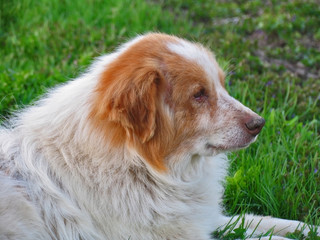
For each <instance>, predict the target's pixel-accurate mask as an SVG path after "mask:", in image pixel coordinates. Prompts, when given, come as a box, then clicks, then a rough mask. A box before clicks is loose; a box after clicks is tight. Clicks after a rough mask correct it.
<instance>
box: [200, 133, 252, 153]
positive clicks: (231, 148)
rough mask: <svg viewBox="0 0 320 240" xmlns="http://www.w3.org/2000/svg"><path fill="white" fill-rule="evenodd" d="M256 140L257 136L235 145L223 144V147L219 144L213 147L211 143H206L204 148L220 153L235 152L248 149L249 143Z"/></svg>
mask: <svg viewBox="0 0 320 240" xmlns="http://www.w3.org/2000/svg"><path fill="white" fill-rule="evenodd" d="M256 139H257V136H255V137H254V138H251V139H246V140H243V141H239V142H236V143H232V142H230V144H225V145H221V144H220V145H214V144H211V143H207V144H206V148H207V149H212V150H214V151H220V152H228V151H235V150H240V149H243V148H246V147H248V146H249V145H250V144H251V143H253V142H255V140H256Z"/></svg>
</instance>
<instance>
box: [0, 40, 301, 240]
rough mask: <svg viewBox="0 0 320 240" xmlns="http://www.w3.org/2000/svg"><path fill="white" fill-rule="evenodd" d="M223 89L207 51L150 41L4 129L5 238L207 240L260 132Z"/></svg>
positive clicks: (135, 44)
mask: <svg viewBox="0 0 320 240" xmlns="http://www.w3.org/2000/svg"><path fill="white" fill-rule="evenodd" d="M223 81H224V80H223V72H222V71H221V69H220V68H219V66H218V65H217V63H216V61H215V60H214V56H213V55H212V54H211V53H209V51H208V50H206V49H204V48H203V47H202V46H200V45H196V44H193V43H190V42H187V41H185V40H182V39H179V38H176V37H173V36H168V35H163V34H147V35H145V36H139V37H137V38H135V39H134V40H132V41H130V42H129V43H126V44H124V45H123V46H122V47H120V48H119V49H118V50H117V51H116V52H115V53H112V54H109V55H105V56H102V57H100V58H98V59H97V60H96V61H95V62H94V63H93V64H92V66H91V68H90V69H89V70H88V71H87V72H86V73H85V74H83V75H82V76H80V77H79V78H76V79H75V80H73V81H70V82H68V83H66V84H65V85H62V86H59V87H57V88H55V89H53V90H51V91H50V92H49V93H48V94H47V95H46V96H44V97H43V98H42V99H41V100H40V101H38V102H36V103H35V104H34V105H33V106H30V107H28V108H26V109H25V110H23V111H21V112H19V113H17V114H16V117H13V118H12V119H11V120H10V121H9V122H8V123H7V125H6V126H3V127H2V128H1V129H0V239H14V240H18V239H66V240H67V239H70V240H71V239H72V240H76V239H101V240H102V239H110V240H116V239H132V240H135V239H136V240H143V239H146V240H147V239H152V240H157V239H159V240H160V239H170V240H173V239H184V240H188V239H190V240H194V239H200V240H201V239H209V238H210V233H211V232H212V231H214V230H215V229H217V228H219V227H221V226H223V225H225V224H226V223H227V222H228V221H229V220H230V218H228V217H225V216H223V214H222V208H221V199H222V194H223V186H222V182H223V180H224V177H225V176H226V170H227V166H228V163H227V157H226V155H225V152H227V151H230V150H233V149H237V148H241V147H245V146H247V145H249V144H250V143H251V142H252V141H254V140H255V138H256V135H257V134H258V132H259V131H260V130H261V128H260V130H254V131H257V132H254V133H253V132H252V131H253V130H248V129H246V127H245V126H244V122H245V121H249V120H248V118H250V119H251V118H258V116H257V115H256V114H254V113H253V112H252V111H251V110H249V109H247V108H245V107H244V106H243V105H241V104H240V103H239V102H237V101H236V100H234V99H233V98H231V97H230V96H229V95H227V93H226V91H225V89H224V88H223ZM199 87H200V90H199ZM202 88H205V90H203V89H202ZM199 91H200V95H199V94H198V92H199ZM204 91H205V92H204ZM239 116H241V117H239ZM248 131H249V132H248ZM250 131H251V132H250ZM248 219H249V221H252V220H254V221H256V223H257V224H258V222H259V220H258V219H262V218H261V217H254V216H252V215H249V216H248ZM262 222H263V221H262ZM279 223H287V225H288V224H289V223H290V224H289V225H290V226H291V228H290V229H292V228H293V227H296V226H297V224H296V223H295V224H296V225H294V224H293V222H289V221H286V220H277V219H273V220H272V221H271V222H268V223H267V226H268V227H273V226H274V225H277V224H279ZM292 224H293V225H292ZM280 225H281V224H280ZM289 225H288V226H289ZM281 226H283V225H281ZM265 227H266V226H265Z"/></svg>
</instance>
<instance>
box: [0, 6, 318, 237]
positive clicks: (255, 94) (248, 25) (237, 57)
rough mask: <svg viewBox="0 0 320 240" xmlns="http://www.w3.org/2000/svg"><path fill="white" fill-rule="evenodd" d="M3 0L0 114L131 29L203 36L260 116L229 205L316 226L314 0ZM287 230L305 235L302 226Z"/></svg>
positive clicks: (239, 158) (237, 165)
mask: <svg viewBox="0 0 320 240" xmlns="http://www.w3.org/2000/svg"><path fill="white" fill-rule="evenodd" d="M0 4H1V6H0V9H1V12H0V17H1V19H0V20H1V22H0V46H1V47H0V58H1V64H0V115H1V116H3V117H8V116H9V113H10V112H11V111H12V110H16V109H18V108H21V107H23V106H24V105H27V104H30V103H32V101H34V100H36V99H37V98H38V97H39V96H40V95H41V94H42V93H43V92H44V91H46V89H47V88H50V87H52V86H54V85H56V84H59V83H61V82H64V81H67V80H68V79H71V78H73V77H75V76H77V75H78V74H79V73H80V72H81V71H83V70H84V69H85V68H86V67H87V66H88V64H89V63H90V61H91V60H92V59H93V58H94V57H96V56H99V55H101V54H102V53H105V52H109V51H112V50H113V49H114V48H115V47H116V46H117V45H118V44H119V43H120V42H123V41H125V40H126V39H127V38H130V37H132V36H135V35H136V34H137V33H143V32H148V31H161V32H166V33H172V34H175V35H179V36H182V37H185V38H189V39H191V40H196V41H200V42H202V43H203V44H205V45H207V46H208V47H210V48H211V49H212V50H213V51H214V52H215V53H216V55H217V58H218V60H219V62H220V63H221V64H222V65H223V66H225V69H226V72H227V74H228V78H227V80H228V81H227V82H228V84H227V88H228V90H229V91H230V93H231V95H233V96H234V97H236V98H237V99H239V100H240V101H242V102H243V103H244V104H246V105H247V106H249V107H250V108H252V109H253V110H254V111H256V112H258V113H260V114H261V115H262V116H263V117H264V118H265V119H266V120H267V122H266V127H265V128H264V129H263V131H262V133H261V134H260V136H259V139H258V141H257V142H256V143H255V144H253V145H252V146H251V147H250V148H248V149H245V150H242V151H239V152H237V153H233V154H231V155H230V158H231V160H232V161H231V168H230V175H229V177H228V178H227V186H226V192H225V206H226V211H227V212H228V213H229V214H236V213H242V212H244V211H247V212H253V213H256V214H262V215H273V216H275V217H281V218H288V219H298V220H302V221H305V222H307V223H310V224H316V225H320V172H319V170H320V151H319V148H320V136H319V133H320V122H319V116H320V103H319V102H320V101H319V100H320V94H319V93H320V30H319V29H320V18H319V16H320V4H319V3H318V2H317V1H316V0H314V1H312V0H309V1H303V0H292V1H285V0H283V1H274V0H270V1H263V0H252V1H226V0H221V1H216V2H213V1H206V0H198V1H192V0H185V1H182V0H168V1H164V0H159V1H147V2H146V1H142V0H136V1H130V0H121V1H117V0H109V1H102V0H100V1H91V0H83V1H80V0H64V1H58V0H43V1H35V0H23V1H19V0H12V1H4V0H0ZM243 228H244V227H242V228H240V229H239V230H237V231H238V232H237V233H238V234H240V235H241V234H242V233H241V229H243ZM289 237H293V238H299V239H302V237H301V236H300V235H299V233H292V235H290V236H289ZM225 238H226V239H234V238H244V235H242V237H241V236H239V235H237V236H235V235H228V236H227V237H225ZM308 239H316V237H314V236H309V237H308Z"/></svg>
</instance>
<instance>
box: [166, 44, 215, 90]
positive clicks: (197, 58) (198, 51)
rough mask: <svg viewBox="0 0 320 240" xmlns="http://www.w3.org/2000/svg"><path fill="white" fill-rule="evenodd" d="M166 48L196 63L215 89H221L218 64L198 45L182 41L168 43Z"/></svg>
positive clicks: (209, 53)
mask: <svg viewBox="0 0 320 240" xmlns="http://www.w3.org/2000/svg"><path fill="white" fill-rule="evenodd" d="M167 47H168V48H169V50H170V51H171V52H174V53H176V54H178V55H179V56H182V57H184V58H186V59H187V60H189V61H192V62H195V63H197V64H198V65H199V66H200V67H202V68H203V70H204V72H205V73H206V75H207V77H208V79H209V80H211V81H212V82H213V84H214V86H215V87H216V88H220V87H221V83H220V81H219V70H218V64H217V62H216V60H215V58H214V56H213V54H212V53H211V52H209V51H208V50H207V49H206V48H204V47H203V46H201V45H199V44H195V43H191V42H188V41H185V40H182V39H179V41H178V42H170V43H168V44H167Z"/></svg>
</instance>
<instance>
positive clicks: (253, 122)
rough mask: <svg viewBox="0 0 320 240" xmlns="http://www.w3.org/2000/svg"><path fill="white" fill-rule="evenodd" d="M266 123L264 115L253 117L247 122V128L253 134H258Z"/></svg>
mask: <svg viewBox="0 0 320 240" xmlns="http://www.w3.org/2000/svg"><path fill="white" fill-rule="evenodd" d="M264 124H265V120H264V119H263V118H262V117H252V118H250V119H248V120H247V121H246V122H245V125H246V130H247V131H248V132H249V133H250V134H252V135H258V134H259V133H260V131H261V129H262V128H263V126H264Z"/></svg>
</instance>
